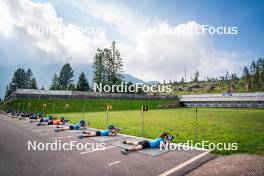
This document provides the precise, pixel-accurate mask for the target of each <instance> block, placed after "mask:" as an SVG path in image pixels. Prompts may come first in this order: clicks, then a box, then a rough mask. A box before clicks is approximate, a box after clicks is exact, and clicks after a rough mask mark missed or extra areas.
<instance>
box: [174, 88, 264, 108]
mask: <svg viewBox="0 0 264 176" xmlns="http://www.w3.org/2000/svg"><path fill="white" fill-rule="evenodd" d="M179 99H180V102H181V103H182V104H183V106H185V107H230V108H231V107H232V108H264V92H256V93H232V94H196V95H180V96H179Z"/></svg>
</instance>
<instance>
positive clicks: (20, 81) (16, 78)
mask: <svg viewBox="0 0 264 176" xmlns="http://www.w3.org/2000/svg"><path fill="white" fill-rule="evenodd" d="M122 67H123V64H122V58H121V54H120V52H119V50H118V49H117V47H116V43H115V41H113V42H112V45H111V47H110V48H104V49H100V48H98V49H97V52H96V54H95V57H94V58H93V66H92V68H93V82H94V83H97V84H100V83H102V84H103V85H106V84H108V85H114V84H119V83H121V82H122V80H123V70H122ZM73 78H74V71H73V69H72V67H71V65H70V63H66V64H65V65H63V67H62V68H61V70H60V72H59V73H58V74H57V73H55V74H54V76H53V78H52V80H51V85H50V87H49V90H76V91H90V90H91V87H90V85H89V82H88V80H87V78H86V76H85V74H84V73H83V72H81V74H80V75H79V78H78V81H77V83H76V84H74V80H73ZM16 89H38V86H37V81H36V78H35V77H33V73H32V71H31V70H30V69H28V70H27V71H26V72H25V70H24V69H23V68H18V69H17V70H16V71H15V72H14V74H13V78H12V80H11V82H10V83H9V84H8V86H7V87H6V93H5V97H8V96H9V95H11V94H12V92H14V91H15V90H16ZM41 89H44V87H43V86H42V88H41Z"/></svg>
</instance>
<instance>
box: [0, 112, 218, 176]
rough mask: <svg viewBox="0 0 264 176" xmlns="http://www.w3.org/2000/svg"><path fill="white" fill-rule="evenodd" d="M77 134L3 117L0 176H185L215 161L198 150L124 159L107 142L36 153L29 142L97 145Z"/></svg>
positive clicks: (0, 121) (132, 155)
mask: <svg viewBox="0 0 264 176" xmlns="http://www.w3.org/2000/svg"><path fill="white" fill-rule="evenodd" d="M76 135H78V133H73V132H59V133H55V132H54V131H53V129H52V128H51V127H44V126H41V127H37V126H35V125H34V124H32V123H29V122H28V121H26V120H18V119H17V118H11V117H10V116H8V115H3V114H0V175H15V176H16V175H19V176H24V175H25V176H31V175H32V176H36V175H38V176H41V175H49V176H53V175H65V176H66V175H71V176H72V175H89V176H90V175H91V176H93V175H96V176H97V175H100V176H104V175H106V176H107V175H120V176H121V175H138V176H141V175H142V176H143V175H146V176H149V175H184V174H185V173H187V172H189V171H190V170H192V169H194V168H196V167H198V166H200V165H201V164H202V163H204V162H206V161H208V160H209V159H211V158H212V157H213V155H212V154H210V153H209V154H207V153H205V152H204V151H199V150H188V151H184V150H180V151H171V152H168V153H165V154H162V155H160V156H157V157H151V156H146V155H144V154H141V153H137V152H136V153H130V154H129V155H127V156H125V155H122V154H121V153H120V148H119V147H116V146H113V145H111V142H107V143H105V144H106V149H105V150H103V151H96V150H92V151H89V152H87V151H85V150H82V151H78V150H77V149H74V150H71V151H52V150H49V151H39V150H38V151H33V150H28V149H27V148H28V141H29V140H30V141H37V142H43V143H50V142H55V140H60V141H61V142H62V143H64V142H70V141H77V142H80V143H83V144H85V143H93V144H98V143H97V142H96V141H94V140H92V139H83V140H79V139H77V137H76Z"/></svg>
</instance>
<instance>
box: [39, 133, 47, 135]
mask: <svg viewBox="0 0 264 176" xmlns="http://www.w3.org/2000/svg"><path fill="white" fill-rule="evenodd" d="M48 134H49V133H42V134H39V135H41V136H44V135H48Z"/></svg>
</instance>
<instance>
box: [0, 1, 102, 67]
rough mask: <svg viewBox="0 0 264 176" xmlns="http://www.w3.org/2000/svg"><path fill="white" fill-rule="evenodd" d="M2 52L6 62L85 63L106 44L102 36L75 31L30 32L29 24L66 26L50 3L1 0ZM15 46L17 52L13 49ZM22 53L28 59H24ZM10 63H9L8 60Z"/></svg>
mask: <svg viewBox="0 0 264 176" xmlns="http://www.w3.org/2000/svg"><path fill="white" fill-rule="evenodd" d="M0 12H1V13H0V26H1V29H0V38H1V42H0V45H1V52H2V53H4V55H6V57H8V61H9V62H27V61H28V59H31V60H32V61H36V62H39V61H40V62H44V63H54V62H55V63H60V62H66V61H69V62H72V63H78V64H83V63H88V62H91V59H92V57H93V54H94V51H95V50H96V49H97V48H98V47H101V46H106V38H105V36H101V37H100V38H93V37H89V36H88V37H87V36H85V35H84V34H82V33H80V32H78V31H72V30H66V31H65V32H63V33H49V34H38V33H37V34H30V33H28V27H29V26H31V27H34V26H38V27H47V28H58V29H61V28H65V29H69V28H71V27H72V26H74V25H73V24H65V23H64V22H63V19H61V18H60V17H58V15H57V12H56V10H55V9H54V7H53V5H52V4H51V3H34V2H31V1H29V0H11V1H2V2H1V3H0ZM14 50H16V51H17V52H16V55H15V54H14V53H12V51H14ZM23 57H24V58H25V59H27V60H23ZM10 64H11V63H10Z"/></svg>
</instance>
